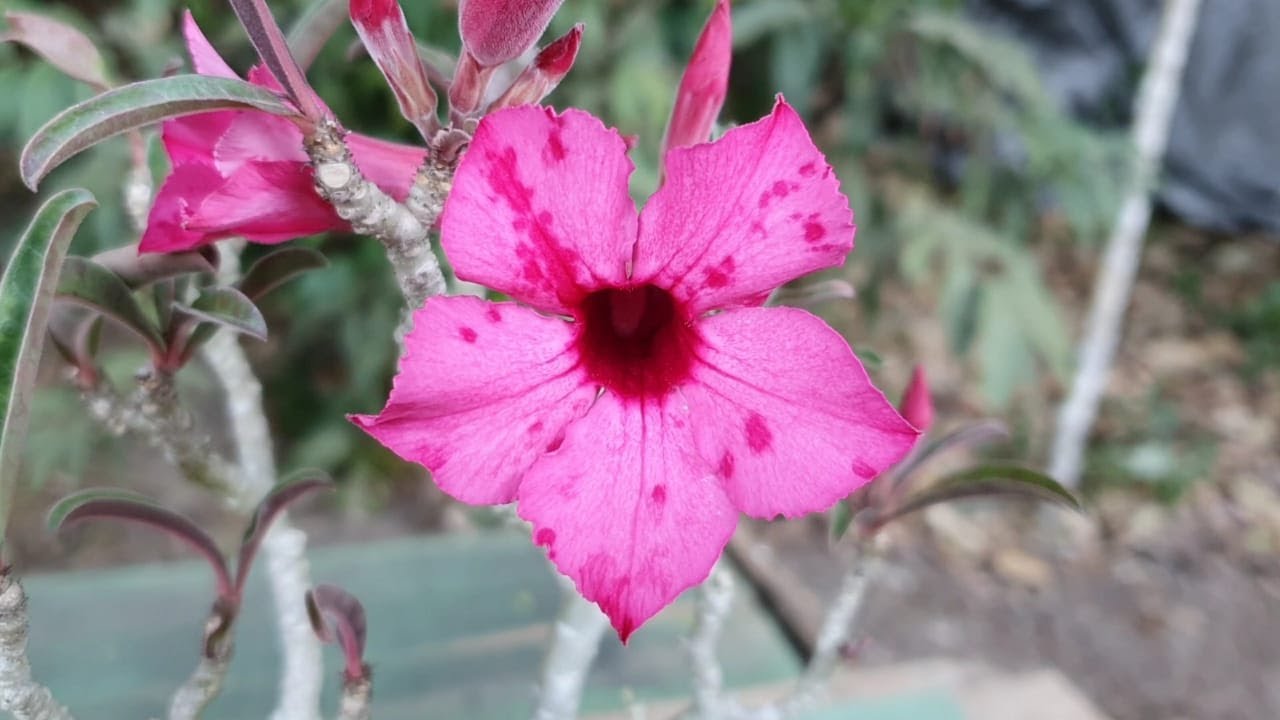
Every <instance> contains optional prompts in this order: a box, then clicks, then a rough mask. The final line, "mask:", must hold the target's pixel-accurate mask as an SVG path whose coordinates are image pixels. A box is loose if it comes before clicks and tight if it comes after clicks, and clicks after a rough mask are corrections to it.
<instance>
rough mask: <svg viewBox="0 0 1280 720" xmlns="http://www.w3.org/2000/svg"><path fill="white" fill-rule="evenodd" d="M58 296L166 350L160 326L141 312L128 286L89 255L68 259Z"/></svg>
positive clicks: (148, 343)
mask: <svg viewBox="0 0 1280 720" xmlns="http://www.w3.org/2000/svg"><path fill="white" fill-rule="evenodd" d="M58 298H59V299H62V300H68V301H71V302H74V303H76V304H78V305H83V306H85V307H88V308H90V309H92V310H95V311H97V312H99V313H102V314H103V315H104V316H106V317H108V318H111V319H112V320H115V321H116V322H118V323H120V324H121V325H123V326H124V327H125V328H127V329H129V330H131V331H132V332H134V333H135V334H136V335H138V337H140V338H142V339H143V341H145V342H146V343H147V345H148V346H150V347H151V348H152V349H153V350H154V351H156V352H157V353H159V352H162V351H163V350H164V339H163V338H161V337H160V330H159V328H157V327H156V325H155V322H154V321H152V319H151V318H149V317H147V314H146V313H144V312H143V311H142V306H140V305H139V304H138V301H137V299H136V298H134V296H133V292H132V291H130V290H129V286H128V285H126V284H125V282H124V281H123V280H121V279H120V276H118V275H116V274H115V273H113V272H111V271H110V270H108V269H106V268H104V267H102V266H101V265H99V264H97V263H95V262H94V261H92V260H90V259H88V258H82V257H69V258H67V261H66V264H65V265H64V266H63V268H62V277H61V278H60V279H59V280H58Z"/></svg>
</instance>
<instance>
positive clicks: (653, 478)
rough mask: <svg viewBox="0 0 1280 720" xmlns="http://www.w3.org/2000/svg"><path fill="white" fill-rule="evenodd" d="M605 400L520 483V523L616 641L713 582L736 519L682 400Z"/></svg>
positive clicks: (608, 397)
mask: <svg viewBox="0 0 1280 720" xmlns="http://www.w3.org/2000/svg"><path fill="white" fill-rule="evenodd" d="M668 399H669V401H668V402H666V403H665V404H664V403H662V402H661V401H652V400H651V401H647V402H639V401H624V400H621V399H619V398H618V397H617V396H615V395H613V394H612V393H608V392H606V393H604V394H603V395H601V396H600V398H599V399H598V400H597V401H596V404H595V406H593V407H592V408H591V412H590V413H588V414H587V416H586V417H585V418H583V419H581V420H579V421H577V422H575V423H574V424H572V425H570V426H569V431H568V433H567V434H566V435H565V439H564V444H563V445H561V446H560V449H559V450H557V451H556V452H553V453H551V454H549V455H545V456H543V458H542V459H541V460H539V461H538V462H537V463H535V464H534V466H533V468H532V469H531V470H530V471H529V473H528V474H527V475H526V476H525V478H524V481H523V482H521V483H520V490H519V496H520V502H519V505H518V507H517V511H518V512H519V514H520V517H522V518H524V519H525V520H528V521H529V522H531V523H533V528H534V529H533V539H534V542H536V543H537V544H539V545H543V546H545V547H546V548H547V552H548V555H549V556H550V558H551V561H552V562H554V563H555V565H556V567H557V568H559V569H560V571H561V572H563V573H564V574H565V575H568V576H569V577H570V578H573V581H574V582H575V583H576V584H577V586H578V591H579V592H581V593H582V596H583V597H585V598H587V599H588V600H591V601H593V602H595V603H597V604H599V605H600V608H601V609H602V610H604V612H605V614H607V615H608V616H609V619H610V621H611V622H612V623H613V627H614V629H615V630H617V631H618V635H619V636H620V637H621V638H622V639H623V641H626V639H627V637H628V636H629V635H630V634H631V632H632V631H633V630H635V629H636V628H638V627H640V625H641V624H643V623H644V622H645V621H646V620H648V619H649V618H650V617H652V616H653V615H654V614H655V613H657V612H658V611H659V610H661V609H662V608H663V607H666V606H667V605H668V604H670V603H671V601H672V600H675V598H676V596H678V595H679V594H680V593H681V592H682V591H684V590H685V589H686V588H689V587H691V586H693V585H696V584H698V583H700V582H702V581H703V580H704V579H706V577H707V574H708V573H709V572H710V571H711V566H712V565H713V564H714V563H715V561H716V558H718V557H719V556H720V553H721V552H722V551H723V550H724V546H725V545H726V544H727V543H728V542H729V537H730V536H731V535H732V534H733V529H734V527H735V526H736V525H737V522H738V514H737V512H735V511H734V509H733V506H732V505H730V504H729V500H728V498H726V497H725V494H724V490H723V489H722V488H721V486H720V483H719V482H717V480H716V478H715V476H714V475H713V474H712V468H711V467H710V466H708V465H707V464H706V462H704V461H703V460H702V459H701V458H700V457H699V456H698V454H697V453H696V452H695V449H694V446H693V440H692V436H691V432H690V413H689V410H688V408H686V407H684V406H683V404H682V403H679V402H678V400H677V399H676V396H674V395H673V396H668Z"/></svg>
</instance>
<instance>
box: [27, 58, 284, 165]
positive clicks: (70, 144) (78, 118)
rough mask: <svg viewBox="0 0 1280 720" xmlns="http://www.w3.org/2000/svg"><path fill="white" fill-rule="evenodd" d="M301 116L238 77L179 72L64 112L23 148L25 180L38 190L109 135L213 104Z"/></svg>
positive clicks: (208, 108) (211, 107)
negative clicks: (70, 160)
mask: <svg viewBox="0 0 1280 720" xmlns="http://www.w3.org/2000/svg"><path fill="white" fill-rule="evenodd" d="M244 109H252V110H261V111H262V112H266V113H271V114H272V115H281V116H296V115H297V111H295V110H294V109H293V108H292V107H291V106H289V104H287V103H286V102H284V101H283V100H281V99H280V98H279V97H277V96H276V95H275V94H273V93H271V92H269V91H267V90H264V89H262V88H260V87H257V86H256V85H251V84H249V83H247V82H245V81H243V80H238V79H234V78H221V77H210V76H206V75H176V76H174V77H167V78H160V79H158V80H144V81H142V82H136V83H132V84H130V85H125V86H123V87H119V88H116V89H114V90H110V91H108V92H105V93H102V94H101V95H97V96H94V97H92V98H90V99H88V100H85V101H84V102H82V103H78V104H76V105H73V106H71V107H69V108H67V109H66V110H64V111H62V112H61V113H58V115H57V116H55V117H54V118H53V119H52V120H50V121H49V122H47V123H45V125H44V127H42V128H40V129H39V130H38V131H36V134H35V135H34V136H33V137H32V138H31V140H30V141H29V142H27V146H26V147H25V148H23V150H22V157H21V160H20V163H19V165H20V168H21V172H22V181H23V182H24V183H26V185H27V187H29V188H31V189H32V190H35V189H36V187H37V186H38V185H39V184H40V181H41V180H42V179H44V177H45V176H46V175H48V174H49V172H50V171H52V170H53V169H54V168H56V167H58V166H59V165H61V164H62V163H63V162H65V161H66V160H67V159H68V158H71V157H73V156H75V155H76V154H77V153H79V152H80V151H82V150H85V149H86V148H89V147H92V146H93V145H96V144H97V143H99V142H102V141H103V140H106V139H107V138H110V137H114V136H116V135H119V134H120V133H123V132H127V131H129V130H136V129H138V128H141V127H144V126H146V125H150V124H152V123H155V122H159V121H161V120H167V119H169V118H175V117H180V116H183V115H192V114H195V113H203V112H210V111H213V110H244Z"/></svg>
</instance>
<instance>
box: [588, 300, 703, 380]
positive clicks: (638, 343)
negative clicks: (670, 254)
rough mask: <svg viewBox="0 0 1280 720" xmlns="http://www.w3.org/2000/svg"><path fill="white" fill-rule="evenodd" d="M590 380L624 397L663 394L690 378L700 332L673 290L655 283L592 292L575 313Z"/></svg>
mask: <svg viewBox="0 0 1280 720" xmlns="http://www.w3.org/2000/svg"><path fill="white" fill-rule="evenodd" d="M575 315H576V318H577V321H578V323H579V324H580V326H581V329H580V330H579V331H578V352H579V354H580V356H581V357H582V362H583V365H584V366H585V367H586V370H587V374H588V375H590V376H591V379H593V380H595V381H596V382H598V383H600V384H601V385H604V386H605V387H607V388H609V389H610V390H612V391H613V392H615V393H617V394H619V395H622V396H624V397H661V396H663V395H666V394H667V392H668V391H670V390H671V388H673V387H675V386H676V385H677V384H679V383H680V382H681V381H683V380H684V379H686V378H687V377H688V376H689V371H690V369H691V368H692V366H693V359H694V350H695V349H696V347H697V341H698V335H697V333H696V332H695V331H694V330H693V327H692V325H691V321H690V318H689V316H688V313H687V312H686V311H685V309H684V307H682V306H681V304H680V303H679V302H677V301H676V299H675V298H674V297H672V296H671V293H669V292H667V291H666V290H663V289H662V288H658V287H654V286H653V285H641V286H637V287H629V288H609V289H606V290H597V291H596V292H593V293H591V294H590V295H588V296H587V297H586V298H585V299H583V301H582V304H581V305H580V306H579V307H578V311H577V313H575Z"/></svg>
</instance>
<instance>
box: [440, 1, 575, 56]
mask: <svg viewBox="0 0 1280 720" xmlns="http://www.w3.org/2000/svg"><path fill="white" fill-rule="evenodd" d="M562 2H564V0H463V1H462V8H461V9H460V10H459V12H458V29H459V32H461V34H462V44H463V45H464V46H466V49H467V52H469V53H471V54H472V55H473V56H474V57H475V59H476V62H477V63H479V64H480V65H481V66H482V67H493V66H494V65H501V64H502V63H504V62H506V61H508V60H511V59H513V58H516V57H518V56H519V55H520V53H522V52H524V51H525V50H528V49H529V48H531V47H533V44H534V43H536V42H537V41H538V38H539V37H540V36H541V35H542V31H543V30H546V29H547V24H548V23H550V22H551V16H552V15H555V14H556V10H558V9H560V3H562Z"/></svg>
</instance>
